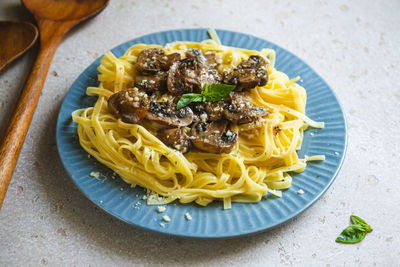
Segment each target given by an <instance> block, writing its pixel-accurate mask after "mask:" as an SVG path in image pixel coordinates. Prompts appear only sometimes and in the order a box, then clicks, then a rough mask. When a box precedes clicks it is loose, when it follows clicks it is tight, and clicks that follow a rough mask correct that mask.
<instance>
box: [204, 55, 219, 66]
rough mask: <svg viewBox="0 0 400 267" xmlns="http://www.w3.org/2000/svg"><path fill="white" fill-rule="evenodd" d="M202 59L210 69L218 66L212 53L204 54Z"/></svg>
mask: <svg viewBox="0 0 400 267" xmlns="http://www.w3.org/2000/svg"><path fill="white" fill-rule="evenodd" d="M204 57H205V58H206V61H207V64H208V66H210V67H211V68H215V67H217V66H218V64H219V63H218V59H217V57H216V56H215V54H214V53H209V54H205V55H204Z"/></svg>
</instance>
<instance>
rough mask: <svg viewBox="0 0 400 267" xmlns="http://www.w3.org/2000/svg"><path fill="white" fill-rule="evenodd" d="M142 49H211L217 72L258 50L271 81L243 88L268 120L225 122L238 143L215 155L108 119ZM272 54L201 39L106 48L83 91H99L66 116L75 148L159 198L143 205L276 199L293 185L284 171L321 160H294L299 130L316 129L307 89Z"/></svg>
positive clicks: (145, 127) (146, 127)
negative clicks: (120, 51)
mask: <svg viewBox="0 0 400 267" xmlns="http://www.w3.org/2000/svg"><path fill="white" fill-rule="evenodd" d="M147 48H160V49H163V50H164V51H165V52H166V54H171V53H180V54H181V55H182V56H184V54H185V51H186V50H187V49H189V48H196V49H199V50H200V51H202V52H203V53H204V54H207V53H210V52H212V53H215V55H216V57H217V59H218V61H219V63H220V64H219V65H218V67H217V70H218V71H219V72H222V71H226V70H231V69H232V68H234V67H235V66H237V65H238V64H239V63H240V62H241V61H242V60H245V59H247V58H248V57H249V56H250V55H259V56H261V57H263V58H265V59H266V60H268V62H270V64H269V65H268V69H267V71H268V74H269V80H268V83H267V84H266V85H265V86H262V87H255V88H253V89H250V90H248V91H247V93H246V94H247V97H248V99H249V100H250V102H251V104H253V105H254V106H261V107H265V108H267V109H268V111H269V115H268V117H266V118H260V120H258V121H256V122H252V123H247V124H241V125H234V124H233V125H231V130H232V131H235V132H236V133H237V134H238V141H237V142H236V144H235V146H234V148H233V150H232V151H231V152H230V153H229V154H213V153H208V152H200V151H196V150H192V151H190V152H189V153H186V154H182V153H181V152H179V151H177V150H175V149H173V148H170V147H168V146H166V145H165V144H164V143H163V142H161V141H160V140H159V139H158V138H157V137H156V135H155V132H156V131H157V128H158V127H159V126H157V125H156V124H154V123H149V122H143V123H141V124H140V125H139V124H128V123H124V122H123V121H121V120H120V119H118V118H116V117H115V116H113V115H112V114H111V113H110V112H109V110H108V107H107V100H108V98H109V97H110V96H111V95H112V94H114V93H116V92H119V91H121V90H125V89H127V88H130V87H132V84H133V81H134V77H135V75H137V70H136V65H135V64H134V63H135V62H136V60H137V56H138V54H139V53H140V52H141V51H142V50H143V49H147ZM274 61H275V52H274V51H273V50H271V49H263V50H261V51H253V50H246V49H241V48H235V47H228V46H223V45H219V44H217V43H216V42H215V41H213V40H206V41H203V42H201V43H195V42H175V43H170V44H167V45H166V46H165V47H161V46H159V45H147V44H136V45H133V46H131V47H130V48H129V49H128V50H127V51H126V52H125V54H124V55H123V56H122V57H120V58H117V57H115V56H114V55H113V54H112V53H111V52H107V53H105V55H104V57H103V58H102V59H101V64H100V66H99V67H98V70H99V72H100V75H99V76H98V80H99V82H100V84H99V86H98V87H89V88H87V95H91V96H98V100H97V101H96V103H95V104H94V106H93V107H89V108H85V109H79V110H76V111H74V112H73V113H72V118H73V120H74V121H75V122H76V123H78V135H79V141H80V144H81V146H82V147H83V148H84V149H85V150H86V151H87V152H88V153H89V154H90V155H92V156H93V157H95V158H96V159H97V160H98V161H99V162H101V163H102V164H104V165H106V166H108V167H109V168H111V169H112V170H114V171H115V172H116V173H118V174H119V176H120V177H121V178H122V179H123V180H124V181H125V182H127V183H129V184H131V185H133V186H136V185H138V186H141V187H143V188H146V189H148V190H149V191H150V192H152V193H154V194H155V195H158V196H162V199H161V200H157V201H154V199H157V198H154V197H153V198H149V202H148V203H149V204H152V203H153V204H160V203H168V202H171V201H173V200H176V199H177V200H179V201H180V202H182V203H188V202H193V201H194V202H196V203H198V204H200V205H203V206H206V205H207V204H209V203H210V202H212V201H213V200H222V201H223V204H224V208H230V207H231V202H232V201H233V202H258V201H260V200H261V199H262V197H263V196H265V195H267V194H268V193H271V194H274V195H277V196H280V195H281V191H279V190H278V189H286V188H289V187H290V186H291V182H292V177H291V175H290V174H289V172H302V171H303V170H304V169H305V168H306V165H307V161H308V160H323V159H324V156H313V157H309V158H305V159H300V158H299V157H298V155H297V150H299V149H300V148H301V143H302V139H303V133H304V130H306V129H307V127H309V126H310V127H315V128H322V127H323V126H324V124H323V123H321V122H315V121H313V120H311V119H310V118H308V117H307V116H306V115H305V105H306V99H307V95H306V91H305V89H304V88H303V87H302V86H300V85H299V84H297V83H296V82H297V81H298V80H299V77H296V78H294V79H289V77H288V76H287V75H286V74H285V73H283V72H280V71H278V70H276V69H275V68H274V66H273V65H274Z"/></svg>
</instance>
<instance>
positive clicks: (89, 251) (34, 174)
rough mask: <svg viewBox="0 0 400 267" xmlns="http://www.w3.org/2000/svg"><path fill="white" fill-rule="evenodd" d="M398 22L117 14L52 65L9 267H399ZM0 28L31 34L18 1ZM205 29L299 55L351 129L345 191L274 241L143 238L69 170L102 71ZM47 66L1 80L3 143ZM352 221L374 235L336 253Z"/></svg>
mask: <svg viewBox="0 0 400 267" xmlns="http://www.w3.org/2000/svg"><path fill="white" fill-rule="evenodd" d="M398 10H400V2H399V1H397V0H392V1H389V0H387V1H385V0H384V1H363V0H359V1H311V0H310V1H306V0H302V1H293V2H292V1H277V0H275V1H261V0H259V1H239V0H238V1H211V0H209V1H183V0H181V1H138V0H136V1H133V0H131V1H122V0H112V1H111V3H110V5H109V7H107V8H106V9H105V11H104V12H103V13H101V14H100V15H99V16H97V17H95V18H94V19H92V20H90V21H89V22H87V23H85V24H82V25H80V26H78V27H77V28H76V29H75V30H73V31H72V32H71V33H70V34H69V36H68V37H67V38H66V40H65V41H64V42H63V43H62V44H61V46H60V47H59V49H58V50H57V53H56V55H55V57H54V60H53V63H52V65H51V67H50V72H49V75H48V77H47V81H46V84H45V86H44V89H43V93H42V96H41V99H40V101H39V105H38V109H37V110H36V113H35V116H34V118H33V121H32V125H31V128H30V130H29V133H28V136H27V139H26V141H25V145H24V147H23V150H22V153H21V156H20V158H19V162H18V165H17V168H16V170H15V172H14V177H13V180H12V182H11V184H10V187H9V190H8V193H7V197H6V200H5V202H4V205H3V208H2V210H1V211H0V265H2V266H14V265H18V266H27V265H31V266H38V265H49V266H59V265H67V266H68V265H78V266H88V265H91V266H102V265H117V264H118V265H119V266H128V265H132V264H138V265H161V264H165V265H237V266H239V265H243V264H246V263H247V264H251V265H252V266H253V265H268V266H278V265H289V266H291V265H293V266H399V262H400V261H399V259H400V234H399V231H398V229H399V226H398V225H399V221H400V194H399V193H398V188H399V187H400V180H399V173H400V167H399V163H398V160H399V151H400V126H399V125H400V116H399V113H400V104H399V102H400V90H399V87H400V71H399V66H400V48H399V45H400V34H399V25H400V16H399V13H398ZM0 19H1V20H5V19H18V20H32V18H31V17H30V16H29V14H28V13H27V12H26V11H25V10H24V9H23V8H22V7H21V6H20V4H19V1H14V0H2V1H1V2H0ZM193 27H204V28H207V27H215V28H222V29H229V30H234V31H240V32H245V33H249V34H253V35H256V36H259V37H261V38H265V39H267V40H270V41H272V42H274V43H276V44H279V45H281V46H283V47H285V48H287V49H288V50H290V51H292V52H294V53H295V54H296V55H298V56H299V57H300V58H302V59H304V60H305V61H306V62H308V63H309V64H310V65H311V66H312V67H313V68H314V69H315V70H317V72H318V73H319V74H320V75H321V76H322V77H323V78H324V79H326V81H327V82H328V83H329V84H330V85H331V86H332V88H333V89H334V91H335V92H336V93H337V95H338V97H339V99H340V101H341V103H342V105H343V108H344V111H345V114H346V115H347V121H348V130H349V146H348V151H347V158H346V160H345V163H344V166H343V168H342V170H341V172H340V174H339V176H338V177H337V180H336V181H335V183H334V184H333V185H332V187H331V188H330V189H329V190H328V192H327V193H326V194H325V195H324V196H323V197H322V198H321V199H320V200H319V201H318V202H317V203H316V204H315V205H314V206H313V207H312V208H310V209H309V210H307V211H306V212H304V213H303V214H302V215H300V216H299V217H297V218H296V219H295V220H293V221H292V222H289V223H287V224H285V225H283V226H281V227H279V228H277V229H275V230H273V231H269V232H266V233H262V234H258V235H254V236H250V237H244V238H239V239H232V240H218V241H204V240H203V241H199V240H186V239H180V238H174V237H166V236H160V235H155V234H151V233H148V232H145V231H142V230H138V229H135V228H132V227H130V226H128V225H126V224H124V223H122V222H120V221H118V220H116V219H114V218H113V217H111V216H109V215H107V214H105V213H104V212H102V211H100V210H99V209H98V208H96V207H95V206H94V205H93V204H92V203H91V202H89V200H87V199H86V198H85V197H84V196H83V195H82V194H81V193H80V192H79V190H78V189H77V188H76V187H75V186H74V185H73V183H72V181H71V180H70V179H69V177H68V176H67V173H66V172H65V171H64V169H63V167H62V164H61V162H60V160H59V157H58V154H57V149H56V144H55V125H56V117H57V113H58V110H59V107H60V104H61V102H62V100H63V97H64V96H65V94H66V92H67V91H68V89H69V87H70V86H71V84H72V82H73V81H74V80H75V79H76V78H77V76H78V75H79V74H80V73H81V72H82V71H83V70H84V69H85V68H86V67H87V66H88V65H89V64H90V63H91V62H92V61H93V60H94V59H96V58H97V57H98V56H100V55H101V54H103V53H104V52H105V51H107V50H108V49H110V48H112V47H115V46H116V45H118V44H120V43H122V42H124V41H127V40H129V39H132V38H134V37H138V36H141V35H144V34H148V33H152V32H155V31H162V30H168V29H176V28H193ZM0 44H1V40H0ZM0 49H1V47H0ZM35 54H36V50H35V49H34V50H32V51H31V52H30V53H29V54H28V55H26V56H24V57H23V59H22V60H19V61H18V62H17V63H16V64H14V65H13V66H12V67H11V68H9V69H8V70H7V71H6V72H4V73H3V74H1V75H0V132H3V131H4V128H5V125H6V122H7V119H8V118H9V115H10V112H11V110H12V107H13V106H14V104H15V102H16V99H17V97H18V95H19V92H20V89H21V87H22V85H23V83H24V80H25V78H26V76H27V75H28V73H29V71H30V68H31V64H32V62H33V58H34V56H35ZM352 213H354V214H357V215H359V216H361V217H363V218H365V219H366V221H367V222H369V223H370V224H371V225H372V227H373V228H374V231H373V232H372V233H371V234H368V236H367V237H366V239H365V240H364V241H363V242H362V243H360V244H356V245H341V244H337V243H335V242H334V240H335V238H336V236H337V235H338V233H339V232H340V231H341V230H342V229H343V228H344V227H346V226H347V225H348V223H349V215H350V214H352Z"/></svg>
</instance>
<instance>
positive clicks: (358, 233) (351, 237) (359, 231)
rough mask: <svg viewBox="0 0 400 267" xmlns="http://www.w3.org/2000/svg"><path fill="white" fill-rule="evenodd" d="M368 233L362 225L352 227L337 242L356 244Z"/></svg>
mask: <svg viewBox="0 0 400 267" xmlns="http://www.w3.org/2000/svg"><path fill="white" fill-rule="evenodd" d="M366 234H367V231H366V230H365V228H364V227H363V226H361V225H357V224H354V225H350V226H348V227H347V228H346V229H344V230H343V231H342V232H341V233H340V235H339V236H338V237H337V238H336V242H339V243H347V244H354V243H358V242H360V241H361V240H363V239H364V237H365V235H366Z"/></svg>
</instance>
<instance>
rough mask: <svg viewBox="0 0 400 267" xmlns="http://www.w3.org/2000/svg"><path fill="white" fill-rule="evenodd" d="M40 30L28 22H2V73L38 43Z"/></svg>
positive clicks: (0, 50)
mask: <svg viewBox="0 0 400 267" xmlns="http://www.w3.org/2000/svg"><path fill="white" fill-rule="evenodd" d="M38 35H39V32H38V29H37V28H36V26H35V25H33V24H32V23H29V22H26V21H0V40H2V47H1V49H0V73H1V72H2V71H3V70H5V69H6V67H7V66H9V65H10V64H11V63H12V62H14V60H16V59H17V58H19V57H20V56H22V55H23V54H25V53H26V52H27V51H28V50H29V49H30V48H31V47H32V46H33V45H34V44H35V42H36V40H37V37H38Z"/></svg>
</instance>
